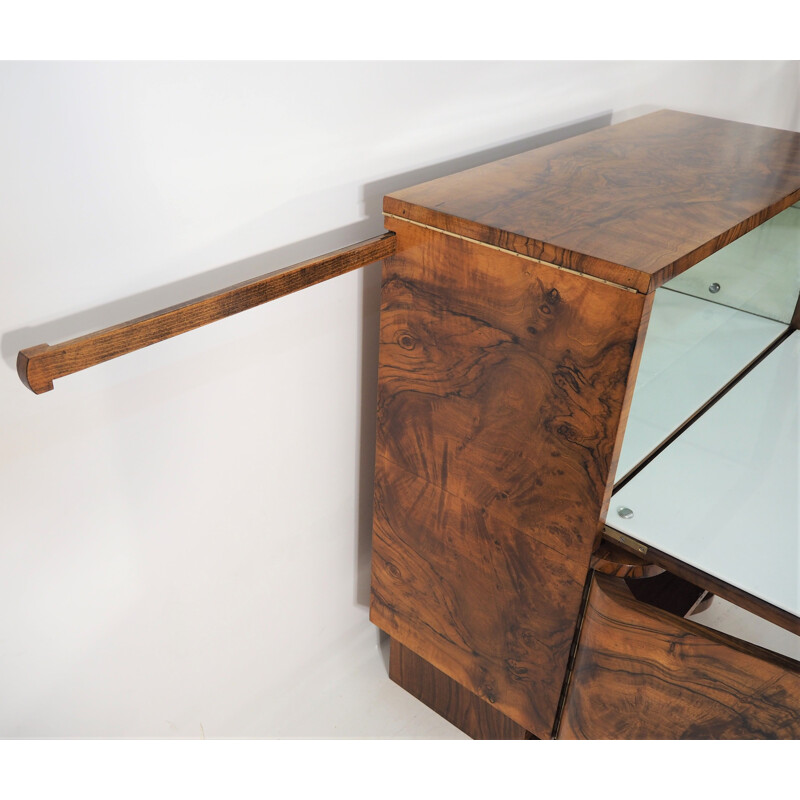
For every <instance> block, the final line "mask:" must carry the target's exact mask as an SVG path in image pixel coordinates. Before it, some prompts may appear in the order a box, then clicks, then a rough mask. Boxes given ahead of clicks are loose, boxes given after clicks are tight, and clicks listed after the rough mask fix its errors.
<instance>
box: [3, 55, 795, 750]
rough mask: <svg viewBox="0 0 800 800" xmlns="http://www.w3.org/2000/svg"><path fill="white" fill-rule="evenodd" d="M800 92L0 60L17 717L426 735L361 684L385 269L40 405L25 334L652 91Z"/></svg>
mask: <svg viewBox="0 0 800 800" xmlns="http://www.w3.org/2000/svg"><path fill="white" fill-rule="evenodd" d="M799 88H800V67H799V66H798V64H797V63H796V62H793V63H787V62H782V63H759V62H747V63H724V62H706V63H657V62H647V63H614V62H603V63H594V64H592V63H565V62H560V63H546V62H545V63H537V62H509V63H419V62H413V63H397V62H393V63H350V64H348V63H313V64H309V63H305V64H304V63H291V64H281V63H258V64H248V63H235V64H225V63H206V64H197V63H171V64H158V63H143V64H136V63H113V64H97V63H94V64H82V63H64V64H48V63H20V64H12V63H3V64H0V176H1V177H2V180H1V182H0V186H1V187H2V189H1V191H0V278H1V282H0V287H1V288H2V291H0V336H1V344H2V356H3V363H2V365H0V408H1V409H2V425H1V426H0V686H2V692H0V736H2V737H198V736H203V735H204V736H206V737H270V736H391V735H414V733H413V731H412V730H411V729H410V728H407V727H406V728H404V727H403V722H402V720H400V719H399V718H394V719H393V720H391V721H390V722H386V719H385V717H386V711H385V709H384V707H383V705H382V702H381V695H380V694H379V693H378V694H372V695H369V696H368V697H367V700H365V699H364V697H363V696H361V694H360V693H359V685H358V681H357V680H356V679H355V678H354V677H353V676H358V675H359V674H360V673H359V670H360V669H362V668H364V666H365V665H375V664H378V673H379V675H380V680H381V682H382V683H388V678H387V677H385V673H384V671H383V670H384V668H383V662H382V661H381V656H380V653H379V651H378V648H377V643H378V633H377V631H376V630H375V629H374V628H372V626H371V625H370V623H369V621H368V619H367V602H368V594H369V535H370V501H371V496H370V495H371V471H372V447H373V437H374V426H373V419H372V410H373V407H374V382H375V376H376V364H375V361H376V322H377V313H376V312H377V304H378V289H379V268H378V267H375V266H373V267H371V268H369V269H367V270H364V271H361V272H359V273H354V274H351V275H348V276H345V277H341V278H338V279H336V280H334V281H331V282H328V283H325V284H322V285H320V286H317V287H315V288H312V289H308V290H305V291H303V292H301V293H299V294H296V295H293V296H290V297H287V298H283V299H281V300H279V301H276V302H274V303H272V304H270V305H268V306H264V307H262V308H259V309H256V310H252V311H249V312H247V313H245V314H242V315H240V316H238V317H233V318H231V319H228V320H226V321H223V322H220V323H216V324H214V325H212V326H210V327H207V328H205V329H201V330H199V331H195V332H193V333H190V334H187V335H185V336H182V337H179V338H177V339H173V340H171V341H168V342H165V343H162V344H159V345H157V346H155V347H152V348H149V349H146V350H143V351H140V352H138V353H136V354H133V355H130V356H127V357H125V358H122V359H119V360H117V361H114V362H110V363H108V364H106V365H102V366H99V367H95V368H93V369H91V370H88V371H86V372H84V373H80V374H77V375H74V376H71V377H68V378H65V379H63V380H61V381H58V382H56V385H55V390H54V391H53V392H50V393H48V394H45V395H42V396H39V397H36V396H34V395H33V394H31V393H30V392H28V390H26V389H25V388H24V387H23V386H22V384H21V383H20V382H19V380H18V378H17V375H16V372H15V359H16V353H17V351H18V350H19V349H20V348H24V347H29V346H32V345H34V344H39V343H41V342H48V343H51V344H52V343H55V342H58V341H61V340H63V339H66V338H71V337H73V336H77V335H80V334H82V333H85V332H88V331H90V330H93V329H95V328H98V327H101V326H105V325H110V324H113V323H115V322H118V321H122V320H124V319H128V318H130V317H133V316H136V315H138V314H142V313H146V312H149V311H153V310H155V309H157V308H160V307H163V306H165V305H169V304H171V303H175V302H179V301H181V300H183V299H188V298H190V297H192V296H195V295H197V294H201V293H204V292H207V291H210V290H212V289H214V288H221V287H223V286H225V285H227V284H229V283H232V282H235V281H238V280H242V279H244V278H247V277H250V276H253V275H257V274H260V273H262V272H266V271H269V270H271V269H274V268H277V267H280V266H283V265H286V264H289V263H292V262H294V261H297V260H300V259H302V258H306V257H310V256H313V255H316V254H319V253H322V252H325V251H327V250H331V249H335V248H337V247H340V246H343V245H346V244H349V243H351V242H355V241H357V240H359V239H362V238H366V237H367V236H370V235H375V234H378V233H380V232H381V230H382V223H381V216H380V200H381V196H382V195H383V194H384V193H386V192H389V191H391V190H393V189H398V188H402V187H404V186H408V185H412V184H413V183H417V182H419V181H421V180H424V179H428V178H430V177H435V176H437V175H441V174H446V173H448V172H452V171H455V170H456V169H460V168H464V167H467V166H471V165H473V164H476V163H481V162H482V161H486V160H491V159H492V158H496V157H500V156H502V155H507V154H510V153H512V152H518V151H521V150H524V149H529V148H530V147H532V146H535V145H537V144H541V143H546V142H548V141H553V140H555V139H557V138H562V137H563V136H565V135H569V134H574V133H579V132H581V131H584V130H589V129H591V128H593V127H597V126H598V125H602V124H607V123H608V122H609V121H620V120H622V119H624V118H627V117H629V116H635V115H638V114H640V113H643V112H644V111H647V110H650V109H653V108H658V107H668V108H674V109H678V110H683V111H691V112H697V113H702V114H708V115H711V116H719V117H725V118H729V119H735V120H740V121H745V122H752V123H758V124H762V125H770V126H774V127H780V128H790V129H793V130H800V106H799V105H798V103H799V101H798V95H799V93H798V89H799ZM487 151H488V152H487ZM258 254H264V255H258ZM373 673H374V669H373ZM376 691H377V690H376ZM367 701H369V702H367ZM416 730H418V731H419V730H421V729H416Z"/></svg>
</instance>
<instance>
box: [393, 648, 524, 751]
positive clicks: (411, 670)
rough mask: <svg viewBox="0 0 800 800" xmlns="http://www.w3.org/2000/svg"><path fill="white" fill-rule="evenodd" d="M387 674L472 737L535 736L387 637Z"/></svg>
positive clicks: (516, 737)
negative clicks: (388, 643)
mask: <svg viewBox="0 0 800 800" xmlns="http://www.w3.org/2000/svg"><path fill="white" fill-rule="evenodd" d="M389 677H390V678H391V679H392V680H393V681H394V682H395V683H396V684H398V685H400V686H402V687H403V688H404V689H405V690H406V691H407V692H409V693H410V694H412V695H414V697H416V698H417V699H418V700H421V701H422V702H423V703H425V705H426V706H428V707H429V708H432V709H433V710H434V711H435V712H436V713H437V714H439V715H440V716H442V717H444V718H445V719H446V720H447V721H448V722H450V723H452V724H453V725H455V726H456V727H457V728H460V729H461V730H462V731H464V733H466V734H467V736H471V737H472V738H473V739H535V738H536V737H535V736H534V735H533V734H532V733H530V732H529V731H526V730H525V728H523V727H522V726H521V725H518V724H517V723H516V722H514V721H513V720H511V719H509V718H508V717H507V716H506V715H505V714H503V713H501V712H500V711H498V710H497V709H496V708H493V707H492V706H491V705H490V704H489V703H487V702H486V701H485V700H482V699H481V698H480V697H478V696H477V695H474V694H473V693H472V692H470V691H469V690H468V689H465V688H464V687H463V686H462V685H461V684H460V683H456V681H454V680H453V679H452V678H450V677H448V676H447V675H445V674H444V673H443V672H441V671H440V670H438V669H436V667H434V666H433V665H432V664H429V663H428V662H427V661H425V659H423V658H420V657H419V656H418V655H417V654H416V653H414V652H412V651H411V650H409V649H408V648H407V647H404V646H403V645H402V644H400V642H398V641H395V640H394V639H392V640H391V649H390V651H389Z"/></svg>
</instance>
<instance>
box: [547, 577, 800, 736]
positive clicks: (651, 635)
mask: <svg viewBox="0 0 800 800" xmlns="http://www.w3.org/2000/svg"><path fill="white" fill-rule="evenodd" d="M798 736H800V663H798V662H797V661H793V660H792V659H789V658H785V657H783V656H780V655H777V654H775V653H772V652H770V651H768V650H764V649H762V648H759V647H756V646H755V645H751V644H748V643H746V642H743V641H741V640H739V639H735V638H733V637H731V636H727V635H725V634H721V633H717V632H716V631H712V630H710V629H708V628H704V627H702V626H701V625H698V624H696V623H693V622H691V621H689V620H685V619H682V618H680V617H676V616H673V615H671V614H668V613H667V612H665V611H661V610H660V609H657V608H653V607H651V606H648V605H644V604H643V603H640V602H638V601H637V600H635V599H634V598H633V596H632V595H631V594H630V592H629V591H628V589H627V587H626V586H625V583H624V582H623V581H622V580H620V579H616V578H610V577H608V576H605V575H599V574H597V573H595V575H594V577H593V580H592V586H591V589H590V592H589V596H588V600H587V606H586V611H585V615H584V619H583V625H582V628H581V633H580V639H579V643H578V649H577V652H576V656H575V663H574V667H573V670H572V673H571V676H570V681H569V687H568V691H567V696H566V702H565V704H564V710H563V714H562V718H561V724H560V728H559V734H558V738H560V739H792V738H797V737H798Z"/></svg>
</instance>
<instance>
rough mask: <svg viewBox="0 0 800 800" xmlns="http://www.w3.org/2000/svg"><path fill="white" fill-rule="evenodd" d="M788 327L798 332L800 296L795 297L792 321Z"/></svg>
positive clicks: (799, 325)
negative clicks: (795, 303)
mask: <svg viewBox="0 0 800 800" xmlns="http://www.w3.org/2000/svg"><path fill="white" fill-rule="evenodd" d="M789 327H790V328H791V329H792V330H793V331H796V330H800V294H799V295H797V305H796V306H795V307H794V314H792V321H791V322H790V323H789Z"/></svg>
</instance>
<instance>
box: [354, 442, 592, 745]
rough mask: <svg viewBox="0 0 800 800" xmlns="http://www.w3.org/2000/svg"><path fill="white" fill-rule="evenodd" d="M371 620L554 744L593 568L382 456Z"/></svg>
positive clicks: (377, 489)
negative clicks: (585, 587) (562, 694)
mask: <svg viewBox="0 0 800 800" xmlns="http://www.w3.org/2000/svg"><path fill="white" fill-rule="evenodd" d="M376 461H377V463H376V474H375V524H374V533H373V544H372V603H371V608H370V619H371V620H372V621H373V622H374V623H375V624H376V625H377V626H378V627H379V628H381V629H382V630H384V631H386V633H388V634H389V636H391V637H392V639H396V640H397V641H399V642H400V643H401V644H404V645H406V646H407V647H409V648H411V649H412V650H413V651H414V652H415V653H418V654H419V655H420V656H421V657H422V658H424V659H425V660H426V661H428V662H429V663H431V664H432V665H433V666H435V667H436V668H437V669H439V670H441V671H442V672H444V673H445V674H446V675H448V676H449V677H450V678H452V679H454V680H455V681H456V682H458V683H459V684H461V685H462V686H464V687H466V688H467V689H469V690H470V691H471V692H472V693H473V694H476V695H478V697H480V698H481V699H482V700H484V701H486V702H487V703H489V704H491V705H492V706H493V707H494V708H496V709H497V710H498V711H500V712H501V713H503V714H504V715H506V716H508V717H510V718H511V719H513V720H514V721H515V722H516V723H517V724H519V725H520V726H522V727H523V728H525V729H526V730H529V731H531V732H532V733H533V734H534V735H536V736H537V737H539V738H549V737H550V735H551V733H552V728H553V723H554V721H555V712H556V707H557V704H558V698H559V694H560V692H561V686H562V683H563V677H564V672H565V669H566V666H567V657H568V655H569V648H570V645H571V643H572V638H573V633H574V629H575V621H576V619H577V617H578V611H579V609H580V600H581V594H582V590H583V584H584V577H585V573H586V567H585V566H581V565H579V564H577V563H575V562H574V561H572V560H571V559H569V558H565V557H564V556H562V555H561V554H560V553H559V552H557V551H556V550H554V549H552V548H549V547H547V546H546V545H544V544H542V543H540V542H539V541H537V540H536V539H535V538H533V537H532V536H529V535H528V534H527V533H525V532H523V531H520V530H517V529H515V528H513V527H511V526H509V525H507V524H506V523H504V522H502V521H501V520H499V519H497V518H496V517H494V516H492V515H491V514H485V513H484V512H483V511H482V510H481V509H480V508H478V507H477V506H474V505H472V504H470V503H469V502H467V501H466V500H463V499H461V498H458V497H455V496H454V495H452V494H449V493H447V492H444V491H442V490H441V489H440V488H438V487H436V486H434V485H433V484H431V483H429V482H427V481H425V480H423V479H422V478H419V477H417V476H415V475H412V474H411V473H409V472H407V471H405V470H403V469H401V468H400V467H398V466H396V465H395V464H393V463H391V462H390V461H387V460H386V459H385V458H382V457H381V456H378V458H377V460H376Z"/></svg>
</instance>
